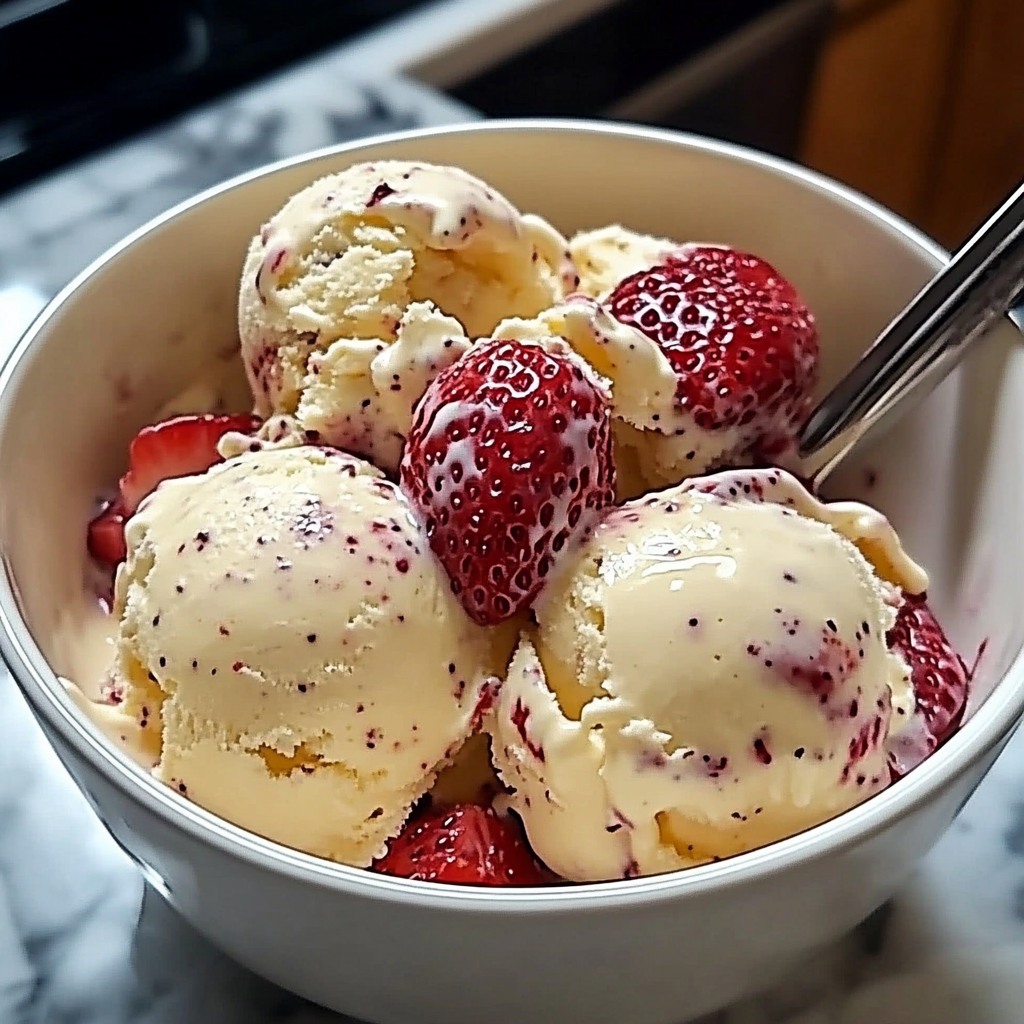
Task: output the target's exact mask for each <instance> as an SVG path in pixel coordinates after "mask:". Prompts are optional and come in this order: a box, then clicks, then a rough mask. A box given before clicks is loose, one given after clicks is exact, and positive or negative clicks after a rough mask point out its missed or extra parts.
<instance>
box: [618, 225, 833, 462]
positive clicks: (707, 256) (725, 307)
mask: <svg viewBox="0 0 1024 1024" xmlns="http://www.w3.org/2000/svg"><path fill="white" fill-rule="evenodd" d="M607 305H608V308H609V310H610V311H611V313H612V315H613V316H614V317H615V318H616V319H617V320H619V321H621V322H622V323H624V324H628V325H630V326H632V327H635V328H637V329H638V330H640V331H641V332H643V333H644V334H645V335H647V337H649V338H650V339H651V340H652V341H654V342H655V343H656V344H657V345H659V346H660V347H661V349H662V350H663V351H664V353H665V355H666V356H667V357H668V360H669V362H670V363H671V364H672V368H673V369H674V370H675V371H676V374H677V377H678V383H677V386H676V408H677V409H678V410H679V411H680V412H685V413H688V414H689V415H690V416H692V417H693V419H694V421H695V422H696V424H697V426H699V427H700V428H701V429H703V430H722V429H730V428H731V429H735V430H738V431H739V433H740V437H739V439H738V441H739V447H740V448H742V449H744V450H749V449H750V448H751V447H752V446H754V445H760V447H761V448H762V449H763V450H765V453H766V454H769V455H770V454H771V453H772V451H774V450H776V449H778V448H780V447H784V446H785V445H786V443H787V442H789V441H790V440H791V439H792V437H793V436H794V434H795V431H796V429H797V427H798V426H799V425H800V424H801V423H802V421H803V418H804V416H805V415H806V413H807V406H808V401H809V397H810V393H811V391H812V389H813V388H814V385H815V382H816V380H817V371H818V333H817V329H816V327H815V324H814V317H813V315H812V314H811V312H810V310H809V309H808V308H807V307H806V306H805V305H804V303H803V302H802V301H801V299H800V296H799V295H797V293H796V290H795V289H794V288H793V286H792V285H791V284H790V283H789V282H788V281H787V280H786V279H785V278H784V277H782V276H781V275H780V274H779V273H778V272H777V271H776V270H775V269H774V268H773V267H772V266H770V265H769V264H768V263H766V262H765V261H764V260H762V259H760V258H759V257H757V256H752V255H750V254H749V253H744V252H738V251H737V250H735V249H729V248H726V247H723V246H706V245H694V246H689V247H684V248H683V249H680V250H679V252H678V253H675V254H673V255H672V256H670V257H668V259H667V260H666V262H665V263H663V264H661V265H660V266H656V267H653V268H651V269H650V270H645V271H641V272H640V273H638V274H633V275H632V276H631V277H627V278H626V279H625V280H624V281H622V282H621V283H620V284H619V285H618V286H617V287H616V289H615V290H614V291H613V292H612V294H611V295H610V296H609V298H608V301H607Z"/></svg>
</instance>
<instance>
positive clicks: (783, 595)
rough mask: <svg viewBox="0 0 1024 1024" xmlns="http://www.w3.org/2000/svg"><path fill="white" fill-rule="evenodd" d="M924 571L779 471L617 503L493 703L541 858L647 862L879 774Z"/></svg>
mask: <svg viewBox="0 0 1024 1024" xmlns="http://www.w3.org/2000/svg"><path fill="white" fill-rule="evenodd" d="M869 558H872V559H874V560H875V562H874V564H872V562H871V561H869ZM926 583H927V579H926V577H925V576H924V574H923V572H922V571H921V570H920V569H919V568H918V567H917V566H916V565H915V564H914V563H913V562H912V561H911V560H910V559H909V558H908V557H907V555H906V554H905V553H904V551H903V549H902V548H901V546H900V543H899V540H898V538H897V536H896V534H895V532H894V531H893V529H892V528H891V527H890V526H889V524H888V522H887V521H886V520H885V519H884V518H883V517H882V516H881V515H880V514H878V513H876V512H874V511H873V510H871V509H869V508H867V507H866V506H862V505H857V504H854V503H840V504H832V505H825V504H822V503H820V502H818V501H816V500H815V499H813V498H812V497H811V496H810V495H809V494H808V493H807V492H806V491H805V490H804V489H803V488H802V487H801V485H800V484H799V483H798V482H797V481H796V480H795V479H794V478H793V477H791V476H788V475H787V474H785V473H782V472H781V471H779V470H765V471H757V472H750V473H740V472H735V473H724V474H720V475H717V476H711V477H706V478H699V479H697V480H694V481H691V482H689V483H688V484H684V485H681V486H678V487H676V488H673V489H671V490H668V491H664V492H661V493H659V494H656V495H651V496H649V497H647V498H644V499H640V500H638V501H634V502H631V503H628V504H626V505H624V506H622V507H620V508H618V509H616V510H615V511H613V512H612V513H611V514H610V515H609V516H608V517H607V519H606V520H605V522H604V523H603V524H602V525H601V526H600V527H599V528H598V530H597V531H596V533H595V534H594V536H593V537H592V538H591V539H590V540H589V541H588V542H587V543H586V544H585V545H584V547H583V548H582V549H581V551H580V552H579V555H578V557H577V559H576V562H575V565H574V566H573V567H571V568H569V569H568V570H567V571H565V572H564V573H563V575H562V576H561V577H560V578H559V579H557V580H554V581H552V583H551V584H550V586H549V588H548V590H547V591H546V592H545V594H544V597H543V601H542V603H541V604H540V605H539V606H538V607H537V608H536V610H535V612H536V617H537V622H538V627H537V629H536V632H535V634H534V635H533V636H532V637H530V638H524V639H523V640H522V641H521V642H520V645H519V647H518V649H517V651H516V654H515V657H514V659H513V661H512V665H511V668H510V670H509V673H508V677H507V680H506V681H505V683H504V685H503V687H502V689H501V691H500V694H499V695H498V699H497V702H496V704H495V707H494V709H493V713H492V716H491V717H490V719H489V726H488V728H489V729H490V730H491V733H492V752H493V757H494V760H495V764H496V767H497V769H498V772H499V774H500V776H501V778H502V780H503V781H504V782H505V783H506V784H507V786H508V787H509V788H510V796H509V798H508V799H509V801H510V803H511V805H512V807H513V808H514V809H515V810H516V811H517V812H518V813H519V814H520V816H521V817H522V818H523V821H524V823H525V826H526V830H527V833H528V835H529V838H530V841H531V843H532V845H533V848H534V849H535V850H536V852H537V854H538V855H539V856H540V857H541V858H542V859H543V860H544V861H545V862H546V863H547V864H548V866H549V867H551V868H552V869H553V870H554V871H556V872H558V873H559V874H561V875H563V876H564V877H566V878H568V879H572V880H577V881H586V880H599V879H610V878H621V877H632V876H636V875H644V874H653V873H657V872H661V871H668V870H673V869H677V868H681V867H686V866H690V865H693V864H699V863H702V862H706V861H711V860H716V859H719V858H721V857H726V856H729V855H732V854H736V853H739V852H741V851H744V850H750V849H752V848H754V847H758V846H761V845H763V844H765V843H769V842H772V841H773V840H776V839H780V838H782V837H785V836H788V835H791V834H793V833H795V832H797V831H800V830H801V829H804V828H807V827H809V826H811V825H814V824H816V823H818V822H821V821H823V820H825V819H826V818H829V817H831V816H833V815H835V814H837V813H839V812H841V811H843V810H846V809H847V808H849V807H852V806H854V805H855V804H857V803H860V802H861V801H862V800H864V799H866V798H867V797H869V796H870V795H872V794H873V793H877V792H878V791H880V790H881V789H883V788H884V787H885V786H886V785H887V784H888V782H889V772H888V768H887V765H886V748H885V741H886V737H887V735H888V734H889V733H890V731H891V730H892V729H893V728H894V727H895V726H894V722H896V721H899V720H903V719H905V718H906V717H907V712H908V711H909V710H910V709H911V708H912V707H913V695H912V693H911V691H910V685H909V679H908V671H907V667H906V665H905V664H904V663H903V662H902V660H901V659H900V658H899V657H898V656H897V655H895V654H893V653H892V652H890V651H889V650H888V648H887V645H886V632H887V630H888V629H889V628H890V627H891V625H892V623H893V620H894V617H895V611H896V608H897V606H898V603H899V601H900V596H899V589H898V588H900V587H902V588H905V589H906V590H908V591H911V592H916V591H920V590H922V589H923V588H924V587H925V585H926Z"/></svg>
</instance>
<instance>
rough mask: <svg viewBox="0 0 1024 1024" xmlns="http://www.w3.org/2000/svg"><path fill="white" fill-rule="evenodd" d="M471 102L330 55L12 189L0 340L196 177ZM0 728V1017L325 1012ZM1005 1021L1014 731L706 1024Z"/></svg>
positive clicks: (1022, 798) (438, 119) (9, 723)
mask: <svg viewBox="0 0 1024 1024" xmlns="http://www.w3.org/2000/svg"><path fill="white" fill-rule="evenodd" d="M472 116H474V115H473V112H472V111H468V110H466V109H465V108H463V107H461V106H459V105H458V104H455V103H453V102H451V101H450V100H447V99H445V98H443V97H441V96H439V95H437V94H435V93H433V92H431V91H430V90H427V89H424V88H423V87H422V86H419V85H417V84H416V83H414V82H411V81H408V80H405V79H402V78H400V77H390V78H387V79H384V80H379V81H374V82H373V84H367V82H366V81H365V80H361V79H358V78H352V77H350V75H349V74H348V73H347V72H346V69H345V64H344V61H342V60H338V59H332V58H330V57H328V58H324V59H321V60H318V61H313V62H310V64H308V65H307V66H305V67H303V68H300V69H298V70H296V71H291V72H289V73H287V74H284V75H280V76H278V77H277V78H275V79H272V80H269V81H267V82H265V83H263V84H261V85H260V86H258V87H255V88H251V89H248V90H245V91H243V92H241V93H239V94H237V95H235V96H233V97H230V98H228V99H226V100H222V101H220V102H217V103H214V104H211V105H210V106H208V107H207V108H205V109H203V110H200V111H198V112H196V113H195V114H192V115H189V116H188V117H185V118H182V119H180V120H179V121H176V122H174V123H172V124H169V125H167V126H166V127H164V128H161V129H159V130H157V131H154V132H151V133H150V134H148V135H146V136H144V137H141V138H139V139H137V140H135V141H132V142H130V143H127V144H124V145H122V146H119V147H117V148H116V149H115V150H113V151H111V152H109V153H106V154H102V155H100V156H97V157H95V158H92V159H90V160H88V161H86V162H84V163H82V164H80V165H78V166H76V167H75V168H73V169H71V170H69V171H67V172H62V173H60V174H57V175H54V176H52V177H51V178H49V179H47V180H45V181H43V182H41V183H39V184H36V185H34V186H32V187H30V188H27V189H24V190H22V191H21V192H19V193H17V194H15V195H13V196H10V197H8V198H7V199H6V200H5V201H4V203H3V205H2V207H0V354H2V351H3V350H4V348H6V346H7V345H9V344H10V343H11V342H12V341H13V339H14V337H16V335H17V333H19V332H20V330H21V328H22V327H24V325H25V324H26V323H27V322H28V320H29V319H30V317H31V316H32V315H33V314H34V312H35V311H36V310H37V309H38V308H39V307H40V306H41V305H42V303H43V302H44V301H45V299H46V298H47V297H49V296H50V295H52V294H54V293H55V292H56V291H57V290H58V289H59V288H60V287H61V286H62V285H63V284H64V283H66V282H67V280H68V279H69V278H70V277H72V276H73V275H74V274H75V273H77V272H78V271H79V270H80V269H82V268H83V267H84V266H85V265H86V264H87V263H88V262H89V261H90V260H91V259H93V258H94V257H95V256H96V255H98V254H99V253H100V252H102V250H103V249H105V248H106V247H107V246H108V245H110V244H112V243H113V242H115V241H117V240H118V239H119V238H120V237H122V236H123V235H124V234H125V233H126V232H128V231H130V230H132V229H134V228H135V227H137V226H139V225H140V224H142V223H143V222H145V221H146V220H147V219H148V218H150V217H151V216H153V215H154V214H157V213H159V212H161V211H162V210H164V209H166V208H167V207H168V206H170V205H172V204H173V203H176V202H178V201H180V200H181V199H183V198H185V197H187V196H189V195H191V194H192V193H194V192H195V191H197V190H199V189H201V188H204V187H206V186H208V185H211V184H214V183H215V182H217V181H220V180H222V179H223V178H225V177H229V176H231V175H233V174H236V173H239V172H241V171H244V170H247V169H249V168H252V167H255V166H258V165H259V164H262V163H265V162H267V161H268V160H273V159H276V158H280V157H284V156H287V155H290V154H294V153H298V152H301V151H303V150H307V149H312V148H316V147H318V146H322V145H327V144H329V143H331V142H334V141H340V140H343V139H347V138H355V137H359V136H362V135H366V134H370V133H373V132H378V131H386V130H393V129H399V128H406V127H411V126H415V125H423V124H439V123H444V122H449V121H453V120H460V119H465V118H468V117H472ZM0 730H2V732H0V737H2V739H3V742H2V743H0V1024H72V1022H74V1024H128V1022H132V1024H136V1022H138V1024H192V1022H200V1024H206V1022H209V1024H236V1022H237V1024H243V1022H244V1024H270V1022H286V1024H329V1022H340V1020H341V1018H338V1017H336V1016H334V1015H331V1014H328V1013H326V1012H324V1011H321V1010H318V1009H315V1008H313V1007H310V1006H308V1005H307V1004H304V1003H303V1002H302V1001H301V1000H299V999H297V998H295V997H294V996H291V995H289V994H287V993H284V992H281V991H280V990H278V989H275V988H273V987H272V986H271V985H269V984H268V983H265V982H263V981H260V980H258V979H256V978H254V977H253V976H252V975H250V974H248V973H247V972H246V971H244V970H243V969H242V968H240V967H238V966H237V965H235V964H233V963H232V962H230V961H229V960H227V959H226V958H225V957H223V956H221V955H220V954H218V953H217V952H216V951H214V950H213V949H211V947H210V946H209V945H208V944H207V943H206V942H205V941H204V940H202V939H201V938H199V937H198V936H197V935H196V934H195V933H193V932H192V931H191V929H190V928H189V927H188V926H187V925H186V924H184V923H183V922H181V921H180V920H179V919H178V918H177V917H176V916H175V915H174V914H173V913H172V912H171V911H170V910H169V909H168V908H167V907H166V905H164V903H163V902H162V900H161V898H160V897H159V896H158V895H157V894H156V893H155V892H154V891H152V890H148V889H146V888H145V887H144V884H143V882H142V879H141V878H140V877H139V875H138V873H137V872H136V870H135V868H134V867H133V866H132V865H131V864H130V863H129V862H128V860H127V859H126V857H125V856H124V855H123V854H122V853H121V851H120V850H119V849H118V848H117V847H116V845H115V844H114V843H113V841H112V840H111V839H110V838H109V837H108V836H107V834H106V833H105V831H104V830H103V828H102V826H101V825H100V824H99V823H98V821H97V820H96V819H95V818H94V817H93V815H92V812H91V811H90V810H89V808H88V806H87V804H86V803H85V801H84V799H83V798H82V797H81V796H80V795H79V793H78V792H77V790H76V789H75V787H74V785H73V783H72V782H71V781H70V779H69V777H68V776H67V775H66V773H65V772H64V770H63V769H62V767H61V766H60V764H59V762H58V761H57V760H56V757H55V756H54V754H53V753H52V751H50V749H49V747H48V746H47V744H46V742H45V741H44V739H43V738H42V735H41V733H40V732H39V730H38V728H37V727H36V725H35V724H34V723H33V722H32V720H31V717H30V715H29V712H28V710H27V708H26V706H25V704H24V702H23V701H22V699H21V697H20V695H19V694H18V693H17V691H16V689H15V688H14V686H13V684H12V682H11V680H10V678H9V676H7V675H6V673H4V672H3V671H2V670H0ZM483 1019H484V1018H483V1017H482V1020H483ZM1018 1021H1021V1022H1024V738H1022V737H1020V736H1018V737H1017V738H1016V739H1015V740H1014V741H1013V742H1011V744H1010V746H1009V747H1008V748H1007V750H1006V752H1005V753H1004V755H1003V756H1002V758H1001V759H1000V761H999V762H998V764H997V765H996V767H995V769H994V770H993V771H992V772H991V774H990V775H989V777H988V778H987V779H986V781H985V782H984V784H983V785H982V787H981V788H980V790H979V791H978V793H977V794H976V796H975V797H974V798H973V799H972V801H971V802H970V803H969V804H968V806H967V808H966V809H965V811H964V813H963V814H962V815H961V817H960V818H959V819H958V821H957V822H956V824H955V825H954V827H953V829H952V830H951V832H950V833H949V834H948V835H947V837H946V838H945V839H944V840H943V841H942V843H941V844H940V845H939V846H938V847H937V848H936V849H935V851H934V852H933V853H932V854H931V855H930V856H929V857H928V858H927V860H926V861H925V862H924V864H923V865H922V866H921V868H920V870H919V871H918V872H917V874H916V875H915V877H914V878H913V879H912V880H911V882H910V883H909V884H908V885H907V886H906V887H905V888H904V889H903V891H902V892H901V893H900V894H899V896H898V897H897V898H896V899H895V900H894V901H893V902H892V903H891V904H890V905H889V906H887V907H885V908H883V909H882V910H881V911H880V912H879V913H878V914H876V915H875V917H874V918H873V919H872V920H870V921H868V922H866V923H865V924H864V925H863V926H862V927H861V928H860V929H859V930H858V931H857V932H856V933H855V934H853V935H851V936H849V937H847V938H846V939H845V940H844V941H843V942H842V943H840V944H839V946H837V947H836V948H834V949H831V950H827V951H825V952H823V953H820V954H817V955H816V956H815V958H814V962H813V963H810V964H807V965H806V966H805V967H804V968H803V969H801V971H800V972H799V977H797V978H794V979H792V980H790V981H789V982H787V983H786V984H783V985H780V986H778V987H777V988H776V989H775V990H774V991H772V992H769V993H766V994H765V995H764V996H762V997H759V998H758V999H755V1000H750V1001H748V1002H746V1003H744V1004H743V1005H739V1006H736V1007H733V1008H731V1009H730V1010H728V1011H725V1012H723V1013H721V1014H717V1015H715V1016H714V1018H713V1019H712V1020H711V1021H709V1022H706V1024H1013V1022H1018ZM410 1024H413V1022H410ZM567 1024H569V1022H567ZM572 1024H575V1022H572ZM580 1024H584V1022H580ZM624 1024H627V1022H624Z"/></svg>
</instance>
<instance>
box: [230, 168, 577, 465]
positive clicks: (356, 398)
mask: <svg viewBox="0 0 1024 1024" xmlns="http://www.w3.org/2000/svg"><path fill="white" fill-rule="evenodd" d="M575 283H576V275H575V270H574V269H573V267H572V265H571V262H570V261H569V257H568V253H567V251H566V242H565V239H564V238H562V236H561V235H559V234H558V232H556V231H555V230H554V228H552V227H551V226H550V225H548V224H547V223H546V222H545V221H543V220H541V219H540V218H538V217H533V216H530V215H523V214H520V213H519V211H518V210H516V209H515V207H514V206H512V204H511V203H510V202H509V201H508V200H507V199H505V198H504V197H503V196H501V195H500V194H498V193H497V192H495V191H494V190H493V189H491V188H490V187H489V186H488V185H486V184H485V183H484V182H482V181H480V180H479V179H477V178H474V177H473V176H472V175H470V174H468V173H466V172H465V171H462V170H459V169H457V168H451V167H437V166H433V165H429V164H416V163H407V162H401V161H382V162H378V163H374V164H357V165H354V166H352V167H350V168H348V169H347V170H345V171H342V172H340V173H338V174H333V175H329V176H327V177H325V178H321V179H320V180H319V181H316V182H314V183H313V184H311V185H309V186H308V187H307V188H305V189H303V190H302V191H301V192H299V193H298V194H296V195H295V196H293V197H292V198H291V199H290V200H289V201H288V202H287V203H286V204H285V205H284V207H282V209H281V210H280V211H279V212H278V213H277V214H275V215H274V216H273V217H272V218H271V219H270V220H269V221H268V222H267V223H266V224H265V225H264V227H263V229H262V231H261V232H260V234H259V235H258V236H257V237H256V238H254V239H253V241H252V244H251V246H250V248H249V252H248V255H247V257H246V261H245V267H244V270H243V272H242V282H241V288H240V292H239V307H238V311H239V331H240V335H241V342H242V356H243V360H244V363H245V369H246V373H247V375H248V378H249V382H250V385H251V387H252V389H253V395H254V398H255V405H256V411H257V413H259V414H260V415H262V416H266V415H270V414H272V413H296V414H297V416H298V418H299V425H300V426H301V427H303V428H306V429H314V430H318V431H320V432H321V434H322V435H323V440H325V441H327V442H329V443H331V444H338V445H339V446H342V445H343V444H352V445H354V446H356V450H358V451H359V453H360V454H363V455H366V456H368V457H371V456H372V457H374V458H375V459H376V460H378V461H381V462H386V461H388V459H387V458H386V457H384V454H382V452H378V450H377V448H376V446H375V435H376V433H377V431H378V426H377V423H376V415H377V412H378V410H377V408H376V403H377V401H378V400H379V399H386V398H387V396H388V394H389V393H390V387H391V383H392V380H391V379H390V378H388V379H387V380H386V382H384V381H383V380H382V378H381V376H380V373H379V372H376V371H375V370H374V368H372V367H371V364H373V363H374V361H375V360H377V357H378V356H379V355H381V354H382V353H383V350H384V348H385V347H386V346H388V345H390V343H392V342H394V341H395V340H396V339H400V337H401V334H402V333H403V332H404V334H405V345H404V346H403V350H402V353H401V354H400V355H392V356H390V357H388V358H387V359H386V360H385V361H387V362H388V363H389V365H388V371H389V373H390V374H398V375H399V376H401V375H403V374H405V373H406V371H407V366H408V358H411V359H412V360H413V363H414V364H415V365H416V366H427V365H430V364H437V365H438V366H440V365H446V363H447V362H450V361H451V358H452V356H453V355H454V353H452V352H451V351H450V346H449V347H448V348H446V347H445V344H444V343H445V342H447V341H449V340H450V339H454V340H455V341H456V342H460V341H461V343H462V344H464V343H465V339H466V337H468V338H478V337H482V336H484V335H486V334H487V333H488V332H489V331H490V330H491V329H492V328H493V327H494V326H495V324H497V323H498V321H499V320H500V319H501V318H502V317H504V316H532V315H534V314H535V313H538V312H539V311H540V310H542V309H544V308H545V307H546V306H550V305H551V304H552V303H553V302H555V301H557V300H558V299H559V298H560V297H561V296H562V295H563V294H564V293H565V290H566V288H567V287H574V286H575ZM421 303H422V304H428V305H426V306H423V307H420V306H417V307H416V308H415V309H414V310H413V311H410V306H412V305H413V304H421ZM432 311H433V312H432ZM437 311H439V313H440V314H444V315H445V316H447V317H453V318H454V319H455V321H457V323H456V324H453V323H452V322H450V321H448V322H446V323H444V324H443V325H442V326H441V327H440V329H437V327H438V325H437V324H436V323H430V324H429V325H428V327H427V328H424V326H423V325H424V323H425V322H426V321H428V320H430V318H431V316H433V315H435V314H436V313H437ZM414 337H415V338H417V339H418V343H419V344H422V345H423V347H424V352H422V353H418V352H416V351H410V350H413V349H414V348H415V346H414V344H413V341H412V339H413V338H414ZM376 370H380V361H379V360H378V361H377V366H376ZM321 375H326V379H325V380H323V381H320V380H318V376H321ZM413 375H415V373H414V374H413ZM331 382H334V384H337V385H338V386H337V388H336V389H335V388H334V385H333V384H332V383H331ZM308 390H312V391H313V392H314V393H313V394H312V395H310V396H308V397H306V392H307V391H308ZM416 397H418V395H415V396H413V398H414V399H415V398H416ZM304 398H305V400H304ZM367 400H369V402H370V404H369V405H364V404H363V403H364V402H366V401H367ZM381 429H389V428H381ZM383 447H384V448H385V449H386V448H387V443H384V445H383Z"/></svg>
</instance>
